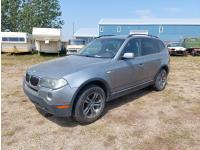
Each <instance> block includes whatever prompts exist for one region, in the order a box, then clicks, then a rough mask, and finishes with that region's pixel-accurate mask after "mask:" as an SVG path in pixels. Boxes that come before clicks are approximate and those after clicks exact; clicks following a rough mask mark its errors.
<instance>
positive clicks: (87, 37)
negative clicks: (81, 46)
mask: <svg viewBox="0 0 200 150" xmlns="http://www.w3.org/2000/svg"><path fill="white" fill-rule="evenodd" d="M98 36H99V31H98V28H80V29H79V30H77V31H76V32H75V33H74V37H75V38H76V39H82V40H84V41H85V43H89V42H90V41H92V40H93V39H94V38H96V37H98Z"/></svg>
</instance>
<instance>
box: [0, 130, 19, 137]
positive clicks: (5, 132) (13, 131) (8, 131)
mask: <svg viewBox="0 0 200 150" xmlns="http://www.w3.org/2000/svg"><path fill="white" fill-rule="evenodd" d="M15 132H16V131H15V130H14V129H10V130H6V131H4V132H3V134H2V136H13V135H15Z"/></svg>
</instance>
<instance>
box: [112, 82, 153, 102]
mask: <svg viewBox="0 0 200 150" xmlns="http://www.w3.org/2000/svg"><path fill="white" fill-rule="evenodd" d="M153 83H154V81H153V80H152V81H147V82H144V83H142V84H139V85H136V86H133V87H129V88H127V89H123V90H121V91H117V92H114V93H112V94H111V96H110V98H109V99H108V101H110V100H113V99H116V98H118V97H121V96H123V95H127V94H130V93H132V92H135V91H138V90H140V89H143V88H145V87H148V86H150V85H152V84H153Z"/></svg>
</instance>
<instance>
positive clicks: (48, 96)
mask: <svg viewBox="0 0 200 150" xmlns="http://www.w3.org/2000/svg"><path fill="white" fill-rule="evenodd" d="M47 100H48V101H51V100H52V94H51V93H48V94H47Z"/></svg>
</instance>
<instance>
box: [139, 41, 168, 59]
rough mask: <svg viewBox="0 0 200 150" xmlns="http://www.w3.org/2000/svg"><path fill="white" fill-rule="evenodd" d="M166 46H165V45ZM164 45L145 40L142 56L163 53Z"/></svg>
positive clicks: (142, 44) (142, 46)
mask: <svg viewBox="0 0 200 150" xmlns="http://www.w3.org/2000/svg"><path fill="white" fill-rule="evenodd" d="M163 46H164V45H163ZM163 46H162V45H159V40H155V39H147V38H146V39H143V40H142V43H141V53H142V56H144V55H150V54H154V53H158V52H160V51H161V48H162V47H163Z"/></svg>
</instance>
